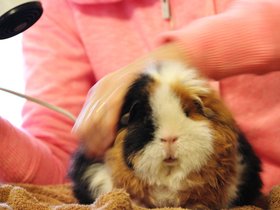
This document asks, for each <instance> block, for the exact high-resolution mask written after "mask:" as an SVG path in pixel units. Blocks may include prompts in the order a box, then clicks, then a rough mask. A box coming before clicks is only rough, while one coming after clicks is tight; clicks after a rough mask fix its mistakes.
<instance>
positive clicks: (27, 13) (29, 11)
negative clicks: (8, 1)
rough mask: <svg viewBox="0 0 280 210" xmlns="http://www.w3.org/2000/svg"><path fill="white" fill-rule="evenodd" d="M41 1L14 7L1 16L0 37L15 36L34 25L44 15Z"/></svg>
mask: <svg viewBox="0 0 280 210" xmlns="http://www.w3.org/2000/svg"><path fill="white" fill-rule="evenodd" d="M42 13H43V8H42V5H41V3H40V2H39V1H31V2H27V3H24V4H21V5H19V6H17V7H15V8H12V9H11V10H9V11H8V12H6V13H5V14H4V15H2V16H1V17H0V39H6V38H9V37H12V36H15V35H17V34H19V33H21V32H23V31H25V30H26V29H28V28H29V27H30V26H32V25H33V24H34V23H35V22H36V21H37V20H38V19H39V18H40V17H41V15H42Z"/></svg>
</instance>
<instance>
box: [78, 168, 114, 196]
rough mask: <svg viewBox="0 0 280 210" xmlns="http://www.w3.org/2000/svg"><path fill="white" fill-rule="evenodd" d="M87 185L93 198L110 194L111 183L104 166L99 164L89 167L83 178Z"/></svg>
mask: <svg viewBox="0 0 280 210" xmlns="http://www.w3.org/2000/svg"><path fill="white" fill-rule="evenodd" d="M83 178H84V179H85V180H86V182H88V183H89V188H90V191H91V193H92V196H93V198H96V197H98V196H100V195H102V194H105V193H107V192H110V191H111V190H112V189H113V182H112V179H111V176H110V174H109V171H108V170H107V168H106V166H105V165H104V164H101V163H96V164H93V165H91V166H90V167H89V168H88V170H87V171H86V172H85V174H84V177H83Z"/></svg>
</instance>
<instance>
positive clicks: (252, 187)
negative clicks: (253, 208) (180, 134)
mask: <svg viewBox="0 0 280 210" xmlns="http://www.w3.org/2000/svg"><path fill="white" fill-rule="evenodd" d="M238 143H239V147H238V151H239V154H240V155H241V156H242V162H241V163H242V164H244V165H245V169H244V173H243V174H242V175H241V177H242V178H241V184H240V185H239V186H238V192H237V195H238V198H237V199H236V200H235V201H234V202H233V206H243V205H251V204H254V201H256V199H257V198H258V197H259V196H260V195H261V191H260V190H261V188H262V185H263V184H262V180H261V178H260V172H261V161H260V160H259V158H258V157H257V156H256V154H255V153H254V151H253V148H252V147H251V145H250V144H249V143H248V141H247V139H246V138H245V136H244V135H243V134H240V135H239V139H238Z"/></svg>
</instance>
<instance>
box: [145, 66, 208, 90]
mask: <svg viewBox="0 0 280 210" xmlns="http://www.w3.org/2000/svg"><path fill="white" fill-rule="evenodd" d="M145 73H146V74H148V75H150V76H151V77H152V78H153V79H155V80H156V81H160V82H161V83H164V84H172V83H180V84H184V85H186V87H188V90H189V91H191V90H195V91H199V93H209V90H210V89H209V86H208V83H207V82H206V80H204V79H201V78H200V77H199V75H198V72H197V70H195V69H194V68H190V67H186V66H185V65H184V64H183V63H180V62H176V61H162V62H160V63H159V64H157V63H155V64H152V65H150V66H149V67H148V68H147V69H146V72H145ZM197 93H198V92H197Z"/></svg>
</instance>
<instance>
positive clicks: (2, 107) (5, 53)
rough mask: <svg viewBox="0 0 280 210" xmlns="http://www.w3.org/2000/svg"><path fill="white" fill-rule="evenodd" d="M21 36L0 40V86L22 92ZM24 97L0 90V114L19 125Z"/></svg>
mask: <svg viewBox="0 0 280 210" xmlns="http://www.w3.org/2000/svg"><path fill="white" fill-rule="evenodd" d="M21 41H22V36H21V35H17V36H15V37H12V38H9V39H4V40H0V86H1V87H3V88H8V89H11V90H14V91H17V92H23V90H24V80H23V58H22V45H21ZM24 101H25V100H24V99H22V98H18V97H16V96H13V95H10V94H8V93H5V92H2V91H0V116H1V117H3V118H5V119H7V120H9V121H10V122H11V123H13V124H14V125H16V126H20V124H21V122H22V119H21V108H22V105H23V103H24Z"/></svg>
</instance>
